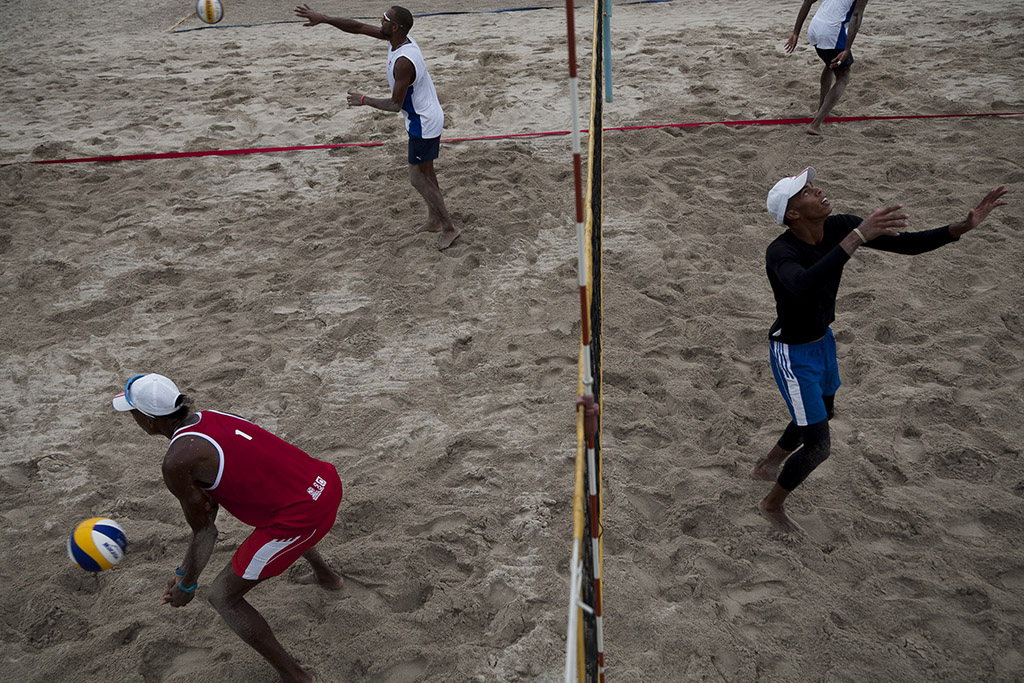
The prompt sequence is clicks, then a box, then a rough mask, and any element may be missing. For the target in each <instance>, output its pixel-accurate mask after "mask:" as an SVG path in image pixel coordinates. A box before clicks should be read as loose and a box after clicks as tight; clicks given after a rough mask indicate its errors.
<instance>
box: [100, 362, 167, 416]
mask: <svg viewBox="0 0 1024 683" xmlns="http://www.w3.org/2000/svg"><path fill="white" fill-rule="evenodd" d="M179 398H181V392H180V391H178V387H177V386H176V385H175V384H174V382H172V381H171V380H169V379H167V378H166V377H164V376H163V375H158V374H156V373H149V374H148V375H135V376H134V377H132V378H131V379H129V380H128V381H127V382H125V385H124V391H122V392H121V393H120V394H118V395H117V396H115V397H114V400H113V404H114V409H115V410H121V411H125V410H137V411H139V412H140V413H142V414H143V415H147V416H149V417H163V416H164V415H170V414H171V413H173V412H174V411H176V410H177V409H178V408H180V407H181V406H180V404H179V403H178V399H179Z"/></svg>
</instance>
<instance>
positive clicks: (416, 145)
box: [409, 135, 441, 166]
mask: <svg viewBox="0 0 1024 683" xmlns="http://www.w3.org/2000/svg"><path fill="white" fill-rule="evenodd" d="M440 153H441V137H440V136H438V137H436V138H418V137H416V136H415V135H410V136H409V164H410V165H412V166H418V165H420V164H425V163H427V162H428V161H433V160H434V159H436V158H437V156H438V154H440Z"/></svg>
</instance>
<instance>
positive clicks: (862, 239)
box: [853, 228, 867, 244]
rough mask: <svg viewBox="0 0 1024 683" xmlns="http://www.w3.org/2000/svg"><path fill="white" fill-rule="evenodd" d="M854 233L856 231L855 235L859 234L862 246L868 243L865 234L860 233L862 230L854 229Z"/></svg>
mask: <svg viewBox="0 0 1024 683" xmlns="http://www.w3.org/2000/svg"><path fill="white" fill-rule="evenodd" d="M853 231H854V232H855V233H857V237H859V238H860V243H861V244H864V243H865V242H867V240H866V239H864V233H862V232H861V231H860V228H854V229H853Z"/></svg>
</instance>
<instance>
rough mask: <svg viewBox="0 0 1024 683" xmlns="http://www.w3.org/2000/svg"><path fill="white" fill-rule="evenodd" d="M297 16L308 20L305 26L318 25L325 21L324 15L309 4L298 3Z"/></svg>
mask: <svg viewBox="0 0 1024 683" xmlns="http://www.w3.org/2000/svg"><path fill="white" fill-rule="evenodd" d="M295 16H297V17H299V18H300V19H305V20H306V23H305V24H303V26H316V25H317V24H319V23H320V22H322V21H323V15H322V14H320V13H319V12H317V11H316V10H314V9H312V8H311V7H310V6H309V5H298V6H297V7H296V8H295Z"/></svg>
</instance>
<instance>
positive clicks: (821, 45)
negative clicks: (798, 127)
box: [786, 0, 868, 135]
mask: <svg viewBox="0 0 1024 683" xmlns="http://www.w3.org/2000/svg"><path fill="white" fill-rule="evenodd" d="M814 2H815V0H803V4H802V5H801V6H800V12H799V13H798V14H797V17H796V26H794V27H793V33H791V34H790V36H789V39H788V40H787V41H786V52H788V53H792V52H793V51H794V50H795V49H796V44H797V40H798V39H799V36H800V30H801V28H802V27H803V25H804V20H805V19H806V18H807V14H808V13H809V12H810V10H811V5H813V4H814ZM867 4H868V0H822V3H821V6H819V7H818V9H817V11H816V12H815V13H814V18H813V19H811V25H810V26H809V27H808V28H807V39H808V41H809V42H810V44H811V45H812V46H814V49H815V50H816V51H817V53H818V56H819V57H821V60H822V61H823V62H824V63H825V67H824V68H823V69H822V71H821V89H820V95H819V98H818V111H817V112H815V114H814V120H813V121H811V123H810V124H809V125H808V126H807V133H808V134H809V135H822V132H821V123H822V122H823V121H824V120H825V117H826V116H828V115H829V113H830V112H831V111H832V108H833V107H835V106H836V103H837V102H838V101H839V98H840V97H842V95H843V91H845V90H846V86H847V85H848V84H849V82H850V69H851V67H852V66H853V51H852V48H853V40H854V38H855V37H856V36H857V32H858V31H859V30H860V23H861V19H862V18H863V17H864V8H865V7H866V6H867Z"/></svg>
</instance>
